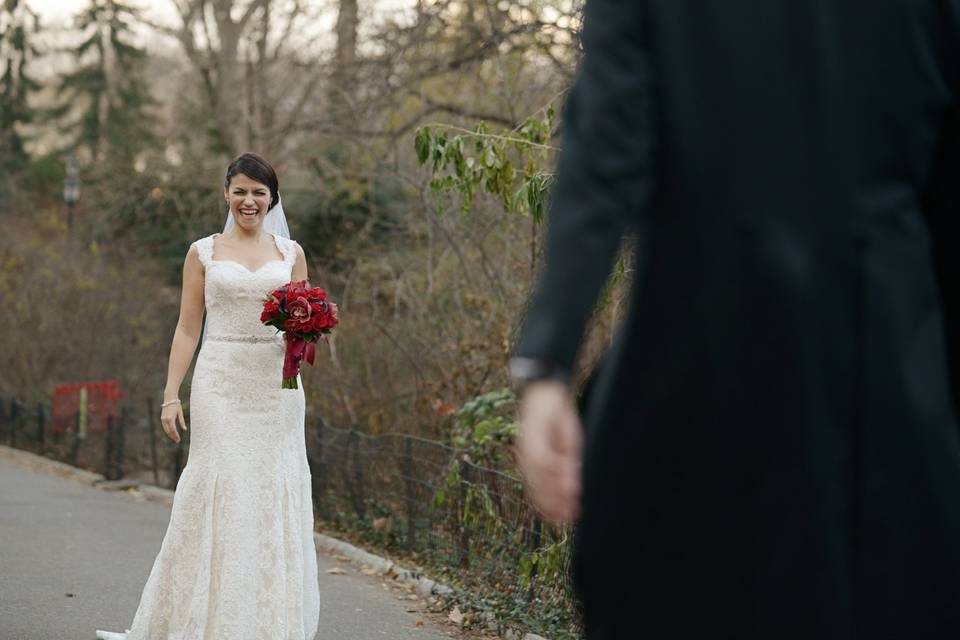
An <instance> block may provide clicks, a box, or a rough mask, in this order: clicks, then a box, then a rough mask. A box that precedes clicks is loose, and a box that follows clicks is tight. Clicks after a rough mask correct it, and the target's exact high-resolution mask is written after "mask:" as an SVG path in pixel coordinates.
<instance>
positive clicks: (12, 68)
mask: <svg viewBox="0 0 960 640" xmlns="http://www.w3.org/2000/svg"><path fill="white" fill-rule="evenodd" d="M0 1H2V4H0V170H2V171H3V173H5V174H6V173H9V172H10V171H11V170H14V169H16V168H17V167H19V166H22V164H23V162H25V161H26V159H27V155H26V152H25V151H24V148H23V138H22V136H21V134H20V133H19V132H18V130H17V127H18V125H22V124H26V123H28V122H30V119H31V118H30V108H29V106H28V104H27V96H28V94H29V93H30V92H31V91H34V90H36V89H38V88H39V85H38V84H37V83H36V82H34V81H33V80H32V79H31V78H30V76H29V75H28V74H27V65H28V63H29V62H30V60H32V59H33V58H35V57H36V56H37V55H38V52H37V50H36V48H34V47H33V45H32V44H31V43H30V39H31V36H33V35H34V34H35V33H36V32H37V30H38V29H39V19H38V17H37V14H35V13H33V12H32V11H31V10H30V9H29V7H27V5H26V3H25V2H23V1H21V0H0Z"/></svg>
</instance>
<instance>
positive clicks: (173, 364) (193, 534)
mask: <svg viewBox="0 0 960 640" xmlns="http://www.w3.org/2000/svg"><path fill="white" fill-rule="evenodd" d="M223 195H224V199H226V201H227V203H228V204H229V206H230V212H229V214H228V217H227V224H226V227H225V228H224V231H223V233H220V234H214V235H211V236H207V237H206V238H201V239H200V240H197V241H196V242H194V243H193V244H192V245H191V246H190V250H189V251H188V252H187V256H186V259H185V261H184V265H183V292H182V298H181V303H180V319H179V321H178V322H177V328H176V332H175V333H174V337H173V344H172V346H171V349H170V364H169V369H168V373H167V386H166V390H165V391H164V400H163V403H162V410H161V417H160V420H161V422H162V424H163V429H164V431H165V432H166V434H167V436H169V437H170V439H172V440H173V441H174V442H180V432H179V430H178V427H179V429H182V430H183V431H186V430H187V423H186V421H185V420H184V417H183V410H182V408H181V405H180V400H179V398H178V391H179V389H180V383H181V381H182V380H183V377H184V375H185V374H186V371H187V369H188V368H189V366H190V362H191V360H192V359H193V353H194V351H195V349H196V346H197V342H198V340H199V339H200V337H201V336H200V327H201V321H202V317H203V312H204V310H206V324H205V326H204V330H203V340H202V346H201V349H200V353H199V355H198V356H197V364H196V368H195V369H194V374H193V381H192V384H191V387H190V415H191V431H192V437H191V442H190V455H189V460H188V462H187V464H186V466H185V467H184V469H183V472H182V474H181V476H180V479H179V481H178V483H177V489H176V493H175V495H174V502H173V510H172V513H171V515H170V524H169V525H168V528H167V532H166V534H165V536H164V539H163V543H162V545H161V547H160V552H159V554H158V555H157V558H156V560H155V562H154V565H153V569H152V570H151V571H150V575H149V577H148V578H147V582H146V585H145V586H144V588H143V592H142V594H141V597H140V604H139V606H138V607H137V611H136V614H135V615H134V618H133V623H132V625H131V628H130V629H127V631H126V633H112V632H108V631H100V630H97V638H100V639H103V640H174V639H176V640H313V638H314V635H315V634H316V631H317V626H318V619H319V615H320V594H319V586H318V581H317V557H316V551H315V547H314V542H313V502H312V499H311V484H310V469H309V467H308V466H307V455H306V445H305V441H304V396H303V389H302V385H299V384H298V386H299V387H300V388H298V389H281V388H280V382H281V377H282V369H283V359H284V343H283V340H282V336H279V335H276V332H275V330H274V329H272V328H270V327H266V326H264V325H263V324H261V323H260V311H261V308H262V302H263V297H264V295H265V294H266V293H267V292H268V291H270V290H272V289H275V288H276V287H277V286H279V285H282V284H284V283H286V282H288V281H290V280H305V279H306V278H307V264H306V258H305V256H304V253H303V249H301V247H300V245H299V244H297V243H296V242H294V241H293V240H290V239H289V235H290V234H289V230H288V229H287V224H286V219H285V217H284V214H283V208H282V206H281V205H280V194H279V189H278V182H277V175H276V173H275V171H274V170H273V167H271V166H270V164H269V163H268V162H267V161H266V160H264V159H263V158H261V157H260V156H258V155H256V154H253V153H245V154H243V155H241V156H240V157H238V158H237V159H236V160H234V161H233V162H232V163H231V164H230V166H229V168H228V169H227V175H226V180H225V182H224V191H223Z"/></svg>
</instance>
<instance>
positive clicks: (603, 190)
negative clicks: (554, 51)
mask: <svg viewBox="0 0 960 640" xmlns="http://www.w3.org/2000/svg"><path fill="white" fill-rule="evenodd" d="M645 14H646V2H643V1H641V0H588V1H587V4H586V8H585V9H584V27H583V34H582V41H583V47H584V56H583V62H582V64H581V67H580V71H579V73H578V76H577V79H576V81H575V83H574V86H573V88H572V89H571V91H570V95H569V97H568V99H567V104H566V108H565V111H564V123H563V127H564V128H563V134H562V140H563V141H562V145H563V150H562V152H561V153H560V160H559V166H558V168H557V177H556V182H555V185H554V189H553V192H552V194H551V197H550V206H549V210H548V217H547V239H546V248H545V250H546V264H545V266H544V269H543V271H542V273H541V274H540V277H539V279H538V282H537V285H536V288H535V290H534V295H533V298H532V301H531V304H530V308H529V310H528V312H527V317H526V320H525V322H524V326H523V330H522V332H521V335H520V340H519V343H518V346H517V350H516V355H517V356H518V357H521V358H530V359H535V360H541V361H544V362H549V363H550V365H551V366H553V367H555V368H557V369H559V370H561V371H564V372H568V373H569V372H571V371H572V370H573V366H574V362H575V360H576V356H577V351H578V349H579V346H580V342H581V341H582V339H583V332H584V326H585V324H586V322H587V320H588V317H589V315H590V313H591V311H592V309H593V307H594V304H595V302H596V299H597V296H598V295H599V292H600V290H601V289H602V287H603V285H604V284H605V283H606V280H607V278H608V277H609V274H610V269H611V267H612V263H613V259H614V257H615V255H616V253H617V250H618V248H619V246H620V241H621V239H622V237H623V234H624V233H625V232H626V231H627V230H628V229H629V228H630V227H631V226H633V225H634V223H635V222H636V221H637V220H638V218H639V216H640V215H641V213H642V212H643V210H644V209H645V208H646V207H648V206H649V200H650V196H651V193H652V191H653V186H654V175H653V167H652V165H653V154H654V149H655V139H654V128H655V126H654V125H655V123H654V116H655V112H656V105H655V96H654V78H653V69H652V65H651V62H650V54H649V50H648V46H649V42H648V38H647V37H646V35H645V33H646V25H645Z"/></svg>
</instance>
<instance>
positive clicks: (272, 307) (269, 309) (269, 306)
mask: <svg viewBox="0 0 960 640" xmlns="http://www.w3.org/2000/svg"><path fill="white" fill-rule="evenodd" d="M279 315H280V304H279V303H278V302H275V301H273V300H267V301H266V302H264V303H263V313H261V314H260V322H270V321H271V320H276V319H277V317H278V316H279Z"/></svg>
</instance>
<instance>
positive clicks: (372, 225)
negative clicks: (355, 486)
mask: <svg viewBox="0 0 960 640" xmlns="http://www.w3.org/2000/svg"><path fill="white" fill-rule="evenodd" d="M153 4H154V5H163V6H164V8H165V9H166V10H165V11H163V12H161V13H160V14H158V13H157V12H156V11H149V10H148V9H149V7H147V6H146V5H145V4H138V3H136V2H132V1H121V0H89V2H87V3H86V5H85V6H84V8H83V9H82V10H81V11H80V12H78V13H77V14H76V15H75V16H73V17H72V18H71V19H70V20H68V21H67V22H66V23H60V24H56V23H51V22H49V21H45V20H44V16H43V14H41V13H38V12H37V11H36V10H35V8H33V7H31V5H30V2H29V0H4V1H3V2H2V3H0V159H2V165H3V166H2V172H0V222H2V225H3V229H4V233H3V234H0V299H2V304H0V314H2V321H3V327H4V330H3V331H2V332H0V371H2V372H3V373H2V374H0V396H3V397H16V398H19V399H20V400H21V401H22V402H24V403H34V402H43V401H46V400H48V399H49V394H50V391H51V389H52V387H53V386H55V385H57V384H61V383H73V382H84V381H96V380H104V379H116V380H120V381H121V382H122V385H123V388H124V392H125V393H126V395H127V397H128V398H129V399H130V401H131V403H132V404H133V405H135V406H142V405H143V402H142V400H143V399H145V398H147V397H153V398H158V397H159V394H160V392H161V390H162V389H163V386H164V383H165V377H166V364H167V355H168V351H169V346H170V340H171V338H172V335H173V330H174V327H175V324H176V320H177V312H178V305H179V284H180V271H181V268H182V263H183V257H184V255H185V253H186V250H187V247H188V246H189V244H190V243H191V242H192V241H193V240H195V239H197V238H199V237H202V236H205V235H207V234H209V233H213V232H215V231H218V230H219V229H220V228H221V227H222V225H223V222H224V216H225V211H224V210H223V206H222V199H221V195H220V189H221V185H222V174H223V171H224V169H225V167H226V165H227V163H228V162H229V160H230V159H231V158H232V157H233V156H234V155H236V154H237V153H239V152H242V151H245V150H256V151H259V152H260V153H263V154H264V155H266V156H267V157H268V158H269V159H271V161H272V162H273V163H274V164H275V166H276V168H277V170H278V173H279V175H280V180H281V191H282V193H283V196H284V204H285V209H286V211H287V213H288V216H289V218H290V223H291V229H292V232H293V235H294V237H295V238H296V239H297V240H298V241H299V242H300V244H301V245H302V246H303V247H304V249H305V251H306V253H307V256H308V262H309V266H310V277H311V280H312V281H313V282H314V283H316V284H320V285H322V286H324V287H326V288H327V289H328V291H329V292H330V294H331V297H332V298H333V299H334V300H336V301H338V302H339V304H340V309H341V317H342V323H341V326H340V327H339V331H338V335H337V337H336V339H335V340H334V342H333V344H331V346H330V348H329V349H324V350H321V352H324V351H325V352H326V353H325V354H324V355H323V357H321V358H319V360H318V363H317V366H315V367H312V368H306V370H305V371H304V381H305V391H306V394H307V402H308V414H309V415H315V416H321V417H322V418H323V419H324V420H326V421H327V422H328V423H329V424H331V425H335V426H337V427H339V428H343V429H355V430H357V431H359V432H362V433H363V434H366V435H369V436H377V435H379V434H385V433H388V432H389V433H395V434H406V435H410V436H416V437H419V438H426V439H431V440H434V441H437V442H444V443H449V444H451V445H452V446H455V447H458V448H461V449H463V450H470V451H474V453H475V455H478V456H480V457H481V458H483V460H482V462H483V463H484V464H486V465H489V466H490V467H491V468H493V469H499V470H503V471H505V472H508V473H514V472H515V469H514V467H513V460H512V456H511V453H510V445H511V444H512V433H511V428H515V423H514V422H513V414H512V412H513V411H514V410H515V409H514V407H513V405H512V404H509V406H507V407H506V408H501V409H500V413H499V414H498V416H500V417H498V418H496V420H495V421H494V422H493V423H491V422H489V420H487V422H486V423H485V425H486V426H485V427H484V428H481V429H479V430H477V429H474V428H473V427H470V426H464V425H466V424H467V423H468V422H469V421H467V422H465V418H464V416H466V415H469V414H470V411H471V409H470V407H473V408H474V409H476V405H475V404H474V405H471V404H470V403H471V401H475V400H474V399H477V398H478V397H482V396H484V394H490V393H494V394H496V393H497V392H498V390H502V389H503V388H505V387H506V386H507V382H508V381H507V372H506V363H507V359H508V357H509V354H510V351H511V347H512V345H513V342H514V339H515V336H516V333H517V330H518V327H519V325H520V323H521V321H522V317H523V310H524V307H525V304H526V300H527V297H528V296H529V293H530V287H531V285H532V282H533V278H534V275H535V273H536V270H537V268H538V265H539V263H540V261H541V259H542V256H541V244H542V242H541V235H542V224H541V220H542V219H543V216H544V215H545V205H546V202H547V198H548V193H549V186H550V181H551V170H552V165H553V162H554V159H555V154H556V152H557V150H558V148H559V147H560V146H561V141H560V140H559V137H558V127H559V122H560V119H561V116H562V104H563V97H564V95H565V92H566V90H567V89H568V87H569V85H570V83H571V80H572V77H573V74H574V73H575V69H576V65H577V61H578V58H579V55H580V52H579V41H578V29H579V26H580V11H581V4H582V3H581V1H580V0H471V1H469V2H463V1H459V0H409V1H406V2H398V1H396V0H391V1H387V0H365V1H360V0H315V1H307V0H165V2H161V3H153ZM158 15H160V16H161V17H157V16H158ZM68 157H73V158H75V159H76V161H77V162H78V165H79V167H80V178H81V194H82V195H81V198H80V201H79V203H78V204H77V206H76V210H75V215H74V218H73V219H74V222H73V224H72V226H68V224H67V221H68V216H67V206H66V205H65V204H64V202H63V195H62V189H63V179H64V175H65V169H64V166H65V162H66V160H67V158H68ZM621 267H622V268H623V269H625V267H623V265H621ZM615 285H617V283H615ZM621 297H622V286H614V288H613V289H612V290H611V292H608V295H607V296H606V297H605V298H604V302H603V305H602V308H601V310H600V312H598V314H597V316H596V318H595V321H594V323H593V325H592V327H591V330H590V335H589V337H588V341H587V348H586V349H585V355H584V361H585V363H586V364H585V367H584V370H589V363H590V362H592V361H594V359H595V358H596V357H597V354H598V353H599V352H600V351H601V350H602V348H603V346H604V345H605V343H606V342H607V341H608V340H609V337H610V334H611V328H612V327H613V326H614V324H615V323H616V319H617V316H618V313H619V308H620V304H619V303H620V298H621ZM190 376H191V373H190V372H188V373H187V376H186V379H185V382H184V387H183V388H182V389H181V397H183V398H187V397H189V382H190ZM485 397H487V398H488V399H489V397H490V396H485ZM465 407H466V408H465ZM465 411H466V413H464V412H465ZM497 421H500V422H497ZM480 422H483V420H481V421H480ZM510 425H513V427H511V426H510ZM473 426H476V425H473ZM490 429H493V431H495V432H496V433H497V434H498V435H497V436H496V437H495V438H491V436H490V433H491V431H490ZM361 520H363V519H362V518H361ZM369 524H370V522H367V523H364V522H359V523H358V522H354V523H353V524H351V525H350V526H351V527H355V526H360V527H363V526H367V525H369ZM330 525H331V526H333V525H332V523H330ZM341 525H342V526H344V527H346V526H347V525H346V524H343V523H341ZM367 531H372V530H371V529H369V528H368V529H367ZM368 538H370V540H372V541H373V542H376V540H375V538H376V536H373V537H370V536H368ZM556 538H557V539H560V538H562V535H561V534H560V533H559V532H557V536H556ZM528 562H529V558H528ZM523 571H526V572H527V573H529V567H527V569H525V570H524V569H523V568H522V567H521V571H520V573H523ZM557 579H558V580H561V579H562V578H560V577H558V578H557ZM527 624H532V623H530V621H529V620H528V621H527Z"/></svg>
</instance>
